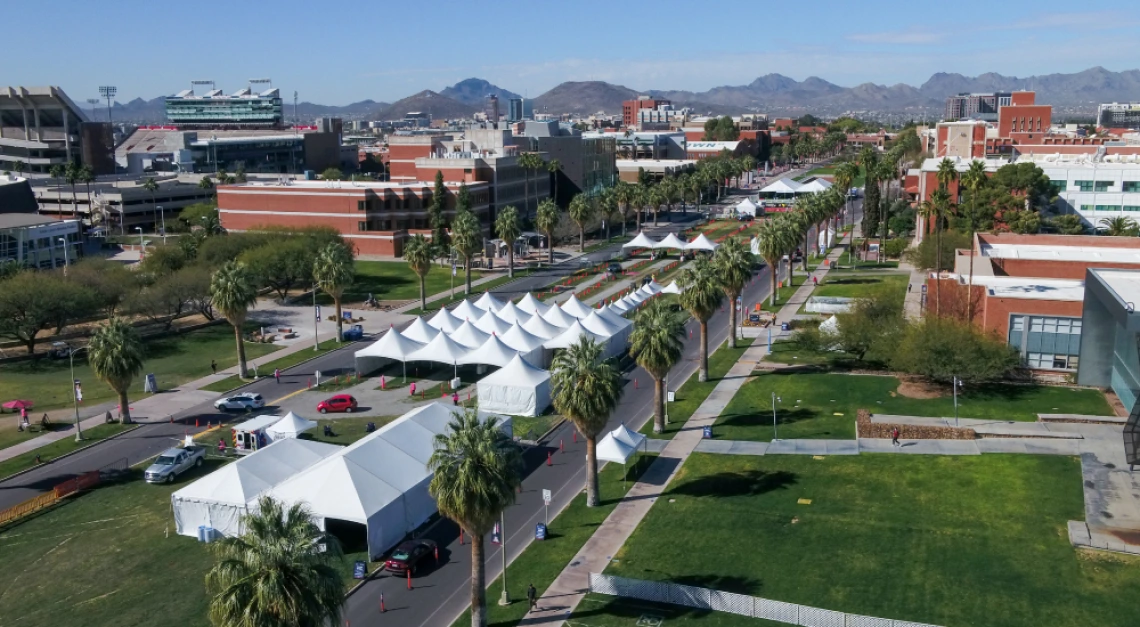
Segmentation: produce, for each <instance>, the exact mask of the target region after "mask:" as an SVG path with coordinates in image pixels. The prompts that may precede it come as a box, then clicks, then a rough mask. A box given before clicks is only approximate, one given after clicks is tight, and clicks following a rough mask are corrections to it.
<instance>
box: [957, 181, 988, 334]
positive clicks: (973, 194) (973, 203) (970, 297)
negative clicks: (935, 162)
mask: <svg viewBox="0 0 1140 627" xmlns="http://www.w3.org/2000/svg"><path fill="white" fill-rule="evenodd" d="M987 181H988V179H987V178H986V164H985V163H983V162H982V161H980V160H977V159H975V160H973V161H971V162H970V168H969V169H968V170H966V174H965V175H963V176H962V183H963V184H965V186H966V188H967V189H969V190H970V217H969V220H968V223H969V231H970V278H969V281H968V282H967V284H966V285H967V287H966V320H973V319H974V233H975V232H976V231H977V226H978V224H977V219H978V218H977V213H978V190H980V189H981V188H982V187H984V186H985V185H986V182H987Z"/></svg>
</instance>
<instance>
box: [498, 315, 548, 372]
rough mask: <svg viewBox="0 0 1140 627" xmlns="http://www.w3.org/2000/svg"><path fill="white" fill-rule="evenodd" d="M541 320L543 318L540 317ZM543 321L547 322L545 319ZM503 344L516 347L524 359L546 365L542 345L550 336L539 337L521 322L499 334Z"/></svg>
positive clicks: (538, 364)
mask: <svg viewBox="0 0 1140 627" xmlns="http://www.w3.org/2000/svg"><path fill="white" fill-rule="evenodd" d="M540 320H541V319H540ZM543 322H546V321H545V320H543ZM499 339H501V340H503V344H506V345H507V346H509V347H511V348H512V349H514V351H515V352H517V353H518V354H519V355H522V356H523V358H524V359H526V360H527V361H529V362H530V363H531V364H534V365H536V366H544V365H546V364H545V360H544V359H543V352H542V351H543V348H542V345H543V344H544V343H546V340H548V339H550V338H542V337H539V336H537V335H535V334H533V333H531V332H530V331H527V330H526V328H525V327H523V326H522V325H521V324H515V325H513V326H511V328H510V330H508V331H507V332H506V333H504V334H502V335H500V336H499Z"/></svg>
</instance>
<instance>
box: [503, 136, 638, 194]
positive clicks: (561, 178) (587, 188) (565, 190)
mask: <svg viewBox="0 0 1140 627" xmlns="http://www.w3.org/2000/svg"><path fill="white" fill-rule="evenodd" d="M512 130H513V132H514V134H515V142H516V143H517V144H518V145H519V146H520V147H521V148H522V149H523V150H525V151H527V152H541V153H545V154H546V155H547V159H548V160H557V161H558V163H559V165H560V166H561V168H560V170H559V171H558V172H555V173H553V174H552V176H554V177H556V181H555V184H554V189H557V192H558V197H557V198H556V199H555V200H556V202H557V203H558V204H559V205H561V206H566V205H567V204H568V203H569V202H570V199H571V198H572V197H574V196H575V195H577V194H586V195H587V196H593V195H595V194H598V193H600V192H601V191H602V190H605V189H607V188H609V187H613V185H614V183H615V182H616V177H617V168H616V166H615V161H616V159H617V140H616V139H615V138H614V137H612V135H613V134H612V133H611V134H610V136H606V135H600V136H599V135H594V134H591V135H589V136H583V134H582V133H581V132H580V131H578V130H576V129H574V128H573V127H572V126H570V125H569V124H560V123H558V122H531V121H528V122H525V123H521V124H515V125H514V128H513V129H512Z"/></svg>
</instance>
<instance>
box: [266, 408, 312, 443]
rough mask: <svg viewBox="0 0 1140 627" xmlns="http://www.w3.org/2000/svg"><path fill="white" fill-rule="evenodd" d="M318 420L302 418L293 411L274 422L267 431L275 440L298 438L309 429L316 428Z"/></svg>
mask: <svg viewBox="0 0 1140 627" xmlns="http://www.w3.org/2000/svg"><path fill="white" fill-rule="evenodd" d="M316 428H317V421H315V420H309V419H308V418H302V417H300V416H298V415H297V414H294V413H293V412H289V413H287V414H285V416H284V417H282V418H281V420H278V421H277V422H275V423H273V425H272V426H270V427H269V428H267V429H266V430H265V433H266V434H267V435H268V436H269V438H270V439H271V440H273V441H277V440H288V439H291V438H296V437H297V436H299V435H301V434H302V433H304V432H306V431H308V430H309V429H316Z"/></svg>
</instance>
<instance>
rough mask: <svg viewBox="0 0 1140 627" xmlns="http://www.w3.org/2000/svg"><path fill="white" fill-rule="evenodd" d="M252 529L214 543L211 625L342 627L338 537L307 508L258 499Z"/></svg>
mask: <svg viewBox="0 0 1140 627" xmlns="http://www.w3.org/2000/svg"><path fill="white" fill-rule="evenodd" d="M242 523H243V524H244V527H245V532H244V533H242V535H240V536H236V537H230V538H223V539H221V540H219V541H217V542H215V543H213V544H212V545H210V551H211V552H212V553H213V554H214V558H215V560H216V561H215V562H214V566H213V568H211V569H210V572H209V573H207V575H206V587H207V589H208V590H209V591H210V592H211V594H212V598H211V599H210V622H212V623H213V624H214V625H216V626H217V627H252V626H254V625H279V626H284V625H298V626H299V625H309V626H316V625H336V624H339V623H340V616H341V609H342V606H343V605H344V583H343V581H342V579H341V576H340V572H339V569H340V568H341V567H342V566H341V564H340V557H341V550H340V543H339V542H337V540H336V538H334V537H332V536H328V535H326V534H325V533H324V532H323V531H321V530H320V529H319V528H318V527H317V525H316V523H314V522H313V514H312V512H310V511H309V510H308V508H307V507H306V506H305V505H303V504H300V503H296V504H293V505H291V506H288V507H286V506H285V505H283V504H282V503H281V502H280V501H276V500H274V499H273V498H271V497H268V496H266V497H262V498H261V499H260V500H258V503H257V509H256V510H255V512H253V513H251V514H248V515H246V516H245V517H244V518H243V519H242Z"/></svg>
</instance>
